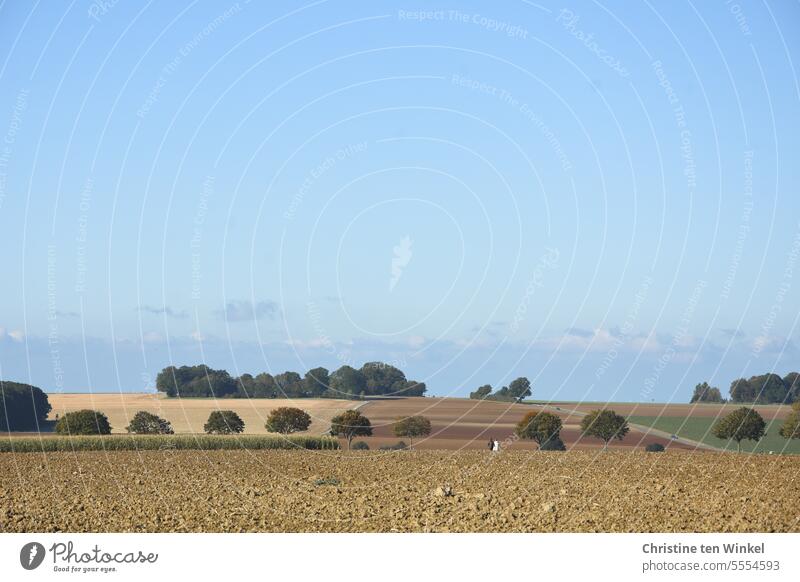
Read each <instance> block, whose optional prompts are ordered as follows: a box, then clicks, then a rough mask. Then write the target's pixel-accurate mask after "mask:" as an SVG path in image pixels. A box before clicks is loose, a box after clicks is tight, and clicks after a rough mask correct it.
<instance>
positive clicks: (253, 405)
mask: <svg viewBox="0 0 800 582" xmlns="http://www.w3.org/2000/svg"><path fill="white" fill-rule="evenodd" d="M49 399H50V403H51V404H52V407H53V409H52V411H51V413H50V417H49V418H50V419H51V420H53V419H55V417H56V415H63V414H64V413H65V412H69V411H73V410H80V409H83V408H90V409H94V410H99V411H101V412H103V413H105V414H106V415H107V416H108V417H109V421H110V423H111V427H112V433H114V434H124V433H125V427H126V426H127V425H128V423H129V422H130V419H131V417H132V416H133V415H134V414H135V413H136V412H137V411H139V410H147V411H149V412H153V413H155V414H158V415H159V416H162V417H164V418H165V419H167V420H168V421H170V422H171V423H172V427H173V428H174V430H175V432H176V434H198V433H202V432H203V424H204V423H205V421H206V420H207V418H208V415H209V413H210V412H211V411H213V410H218V409H229V410H234V411H236V412H237V413H238V414H239V415H240V416H241V417H242V419H243V420H244V421H245V434H248V435H263V434H267V433H266V429H265V428H264V422H265V420H266V417H267V416H268V415H269V413H270V411H271V410H274V409H275V408H277V407H280V406H295V407H298V408H302V409H303V410H305V411H307V412H308V413H309V415H310V416H311V418H312V423H311V427H310V429H309V430H308V431H307V432H306V433H303V434H307V435H322V434H323V433H325V432H326V431H327V430H328V428H329V427H330V420H331V418H332V417H333V416H334V415H335V414H338V413H340V412H342V411H344V410H348V409H355V408H357V409H359V410H360V411H361V412H362V413H363V414H365V415H366V416H367V417H368V418H369V419H370V421H371V422H372V426H373V436H372V437H369V438H367V439H364V440H366V442H367V443H368V444H369V446H370V447H371V448H373V449H375V448H377V447H379V446H384V445H391V444H394V443H396V442H398V440H400V439H398V438H397V437H396V436H394V433H393V431H392V425H393V423H394V422H395V420H396V419H397V418H398V417H406V416H412V415H423V416H425V417H427V418H429V419H430V421H431V425H432V431H431V434H430V435H429V436H427V437H424V438H421V439H417V440H415V441H414V447H415V448H419V449H435V450H442V449H444V450H463V449H476V450H482V449H485V448H486V443H487V441H488V440H489V439H490V438H495V439H497V440H499V441H503V442H504V448H507V449H532V448H535V445H533V444H532V443H530V442H527V441H518V440H516V439H515V438H513V433H514V426H515V425H516V423H517V422H519V420H520V419H521V418H522V417H523V416H524V415H525V414H527V413H528V412H530V411H532V410H546V411H547V412H550V413H553V414H556V415H557V416H559V417H560V418H561V420H562V422H563V429H562V431H561V438H562V439H563V440H564V443H565V444H566V446H567V447H568V448H570V449H577V450H586V449H596V448H598V447H601V446H602V443H601V442H600V441H598V440H597V439H591V438H586V437H582V436H581V434H580V421H581V418H582V417H583V416H584V415H585V414H586V413H588V412H589V411H591V410H594V409H597V408H604V407H609V408H613V409H614V410H616V411H617V412H619V413H620V414H623V415H624V416H626V417H628V418H629V421H630V422H631V423H633V426H632V429H631V431H630V433H629V434H628V435H627V436H626V437H625V438H624V439H623V440H622V441H616V440H615V441H612V442H611V444H610V446H611V447H612V448H615V449H623V450H633V449H637V448H643V447H644V446H645V445H647V444H650V443H659V444H662V445H665V446H667V445H668V446H670V447H671V448H673V449H685V450H694V449H696V448H697V447H698V442H699V443H702V444H701V445H700V447H701V448H705V449H711V448H724V447H725V446H726V444H727V443H724V442H722V441H720V440H719V439H717V438H715V437H713V436H712V435H711V434H710V432H709V428H710V426H711V425H713V423H714V422H715V421H716V420H717V419H719V418H722V417H723V416H725V415H726V414H728V413H730V412H731V411H733V410H735V409H736V408H738V406H739V405H736V404H699V405H694V404H657V403H655V404H654V403H574V402H530V403H526V404H514V403H509V402H497V401H485V400H483V401H482V400H468V399H464V398H431V397H428V398H397V399H392V398H386V399H383V398H376V399H370V400H367V401H354V400H334V399H311V398H304V399H269V398H254V399H230V398H223V399H211V398H183V399H181V398H165V397H163V396H162V395H157V394H142V393H114V394H112V393H101V394H50V395H49ZM755 408H756V410H758V412H759V413H760V414H761V415H762V416H763V417H764V419H765V420H766V421H767V423H768V425H769V426H768V434H767V437H765V439H764V440H763V441H762V442H761V443H759V444H758V446H757V447H756V448H755V449H754V447H753V445H752V443H748V442H747V441H745V442H744V443H743V450H746V451H752V450H756V451H758V452H762V451H763V452H766V451H770V450H772V451H776V452H778V451H780V452H785V453H800V442H799V441H791V442H790V441H786V440H784V439H782V438H781V437H780V436H778V434H777V430H778V427H779V426H780V423H781V422H782V420H783V419H784V418H785V417H786V415H787V414H788V413H789V407H788V406H778V405H764V406H756V407H755ZM651 429H652V430H651ZM672 434H677V435H678V436H679V437H680V438H679V439H678V440H671V439H670V438H669V437H670V435H672ZM405 440H408V439H405ZM342 442H343V443H344V441H342Z"/></svg>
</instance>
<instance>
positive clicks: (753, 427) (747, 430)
mask: <svg viewBox="0 0 800 582" xmlns="http://www.w3.org/2000/svg"><path fill="white" fill-rule="evenodd" d="M766 427H767V424H766V423H765V422H764V419H763V418H761V415H760V414H759V413H758V412H756V411H755V410H753V409H752V408H746V407H744V406H743V407H742V408H738V409H736V410H734V411H733V412H731V413H730V414H729V415H728V416H726V417H725V418H722V419H720V420H719V421H718V422H717V423H716V424H715V425H714V427H713V428H712V432H713V433H714V436H715V437H717V438H719V439H724V440H734V441H736V449H737V450H739V451H741V450H742V441H743V440H751V441H757V440H760V439H761V437H763V436H764V435H765V434H766Z"/></svg>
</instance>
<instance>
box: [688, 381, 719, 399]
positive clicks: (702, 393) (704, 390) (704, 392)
mask: <svg viewBox="0 0 800 582" xmlns="http://www.w3.org/2000/svg"><path fill="white" fill-rule="evenodd" d="M690 402H691V403H695V402H724V400H723V398H722V393H721V392H720V391H719V388H714V387H712V386H709V385H708V382H703V383H702V384H698V385H697V386H695V387H694V394H692V399H691V401H690Z"/></svg>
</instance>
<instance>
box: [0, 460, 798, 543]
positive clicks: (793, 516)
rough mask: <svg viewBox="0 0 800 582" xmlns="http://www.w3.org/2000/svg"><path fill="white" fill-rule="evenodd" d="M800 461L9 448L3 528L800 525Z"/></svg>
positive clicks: (691, 528)
mask: <svg viewBox="0 0 800 582" xmlns="http://www.w3.org/2000/svg"><path fill="white" fill-rule="evenodd" d="M798 474H800V457H796V456H767V455H736V454H730V453H699V452H698V453H687V452H680V451H673V452H667V453H650V454H647V453H642V452H625V451H606V452H597V451H572V452H566V453H558V452H552V453H542V452H530V451H503V452H500V453H490V452H488V451H458V452H452V451H450V452H448V451H418V452H407V451H398V452H392V453H382V452H374V451H371V452H358V453H355V452H354V453H347V452H346V451H339V452H314V453H311V452H301V451H251V452H246V451H211V452H202V451H178V452H175V451H171V452H170V451H147V452H141V453H137V452H117V453H101V452H87V453H80V454H71V453H48V454H44V455H42V454H14V453H7V454H2V455H0V531H6V532H44V531H49V532H52V531H70V532H84V531H98V532H102V531H149V532H171V531H206V532H238V531H265V532H365V531H378V532H392V531H399V532H406V531H415V532H422V531H436V532H445V531H452V532H479V531H487V532H535V531H545V532H561V531H569V532H591V531H608V532H613V531H638V532H651V531H658V532H707V531H716V532H771V531H781V532H798V531H800V525H799V524H798V519H799V518H800V514H798V511H797V498H798V496H800V481H798V479H797V476H798Z"/></svg>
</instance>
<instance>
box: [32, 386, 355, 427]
mask: <svg viewBox="0 0 800 582" xmlns="http://www.w3.org/2000/svg"><path fill="white" fill-rule="evenodd" d="M48 397H49V400H50V405H51V406H52V407H53V409H52V410H51V411H50V417H49V418H50V419H55V417H56V415H57V414H58V415H59V416H63V415H64V413H65V412H70V411H73V410H81V409H83V408H89V409H92V410H99V411H100V412H103V413H104V414H105V415H106V416H108V420H109V422H110V423H111V429H112V433H118V434H122V433H124V432H125V427H126V426H128V424H129V423H130V419H131V418H132V417H133V415H134V414H136V412H137V411H139V410H146V411H148V412H152V413H154V414H157V415H159V416H161V417H163V418H166V419H167V420H169V421H170V422H171V423H172V428H173V429H174V430H175V432H176V433H178V434H181V433H201V432H203V424H205V422H206V420H207V419H208V415H209V414H210V413H211V412H212V411H213V410H219V409H220V408H222V409H225V410H233V411H234V412H236V413H237V414H238V415H239V416H241V417H242V420H244V422H245V426H246V432H247V433H248V434H266V432H267V431H266V429H265V428H264V422H265V421H266V418H267V416H268V415H269V413H270V411H271V410H274V409H275V408H278V407H279V406H297V407H299V408H302V409H304V410H305V411H306V412H308V414H309V415H311V419H312V420H311V428H310V429H309V434H314V435H319V434H322V433H323V432H325V431H326V430H328V428H329V427H330V420H331V418H332V417H333V416H334V415H335V414H336V413H338V412H341V411H342V410H346V409H348V408H354V407H356V406H358V405H359V404H360V403H359V402H354V401H352V400H333V399H310V398H309V399H303V400H292V399H280V398H278V399H273V398H253V399H251V400H245V399H218V400H217V399H213V398H165V397H164V396H162V395H160V394H142V393H100V394H48Z"/></svg>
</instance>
